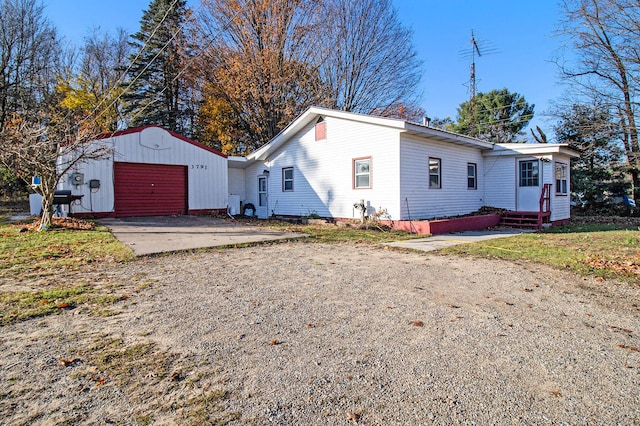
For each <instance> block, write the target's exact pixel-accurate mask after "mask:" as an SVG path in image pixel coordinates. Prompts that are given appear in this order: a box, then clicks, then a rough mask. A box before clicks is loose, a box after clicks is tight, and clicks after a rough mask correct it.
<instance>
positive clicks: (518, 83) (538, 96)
mask: <svg viewBox="0 0 640 426" xmlns="http://www.w3.org/2000/svg"><path fill="white" fill-rule="evenodd" d="M43 1H44V4H45V6H46V15H47V16H48V17H49V19H50V20H51V21H52V22H53V24H54V25H55V26H56V27H57V28H58V30H59V32H60V33H61V35H63V36H65V37H66V38H67V39H68V40H70V41H73V42H75V43H77V44H81V42H82V38H83V37H84V36H85V35H87V34H88V33H89V31H90V29H91V28H94V27H100V28H102V29H104V30H108V31H113V30H115V29H116V28H118V27H122V28H124V29H126V30H128V31H129V32H135V31H137V30H138V29H139V21H140V18H141V17H142V11H143V10H144V9H146V8H147V7H148V6H149V0H108V1H107V0H89V1H88V0H43ZM393 2H394V5H395V7H396V8H397V10H398V13H399V17H400V19H401V21H402V22H403V24H404V25H406V26H408V27H410V28H412V29H413V31H414V46H415V47H416V50H417V51H418V55H419V57H420V59H421V60H422V62H423V69H424V75H423V78H422V82H421V85H420V91H421V93H422V102H421V106H422V107H423V108H424V109H425V110H426V111H427V114H428V115H429V116H430V117H432V118H434V117H439V118H444V117H447V116H449V117H451V118H453V119H455V116H456V108H457V107H458V106H459V105H460V104H461V103H462V102H464V101H465V100H467V99H468V97H469V91H468V85H467V82H468V80H469V65H470V60H469V59H468V58H467V59H465V58H463V55H461V53H460V52H461V51H462V50H467V51H468V50H469V49H470V47H471V45H470V38H471V30H474V32H475V34H476V38H477V39H478V40H479V41H480V47H481V53H482V50H483V49H482V48H483V46H484V47H485V50H486V51H489V49H490V48H492V49H493V50H494V51H496V53H492V54H485V55H483V56H482V57H480V58H477V60H476V80H477V90H478V91H479V92H488V91H490V90H492V89H501V88H503V87H506V88H507V89H509V90H510V91H512V92H518V93H520V94H522V95H524V97H525V99H526V100H527V101H528V102H529V103H533V104H535V113H536V118H534V120H533V122H532V124H533V125H540V126H541V127H542V128H543V129H544V130H545V131H546V132H547V133H549V134H550V133H551V128H550V124H551V123H550V122H548V120H547V119H545V118H544V117H542V115H543V113H544V112H545V111H547V110H548V109H549V108H550V103H551V102H552V101H553V100H555V99H557V98H558V97H559V96H560V95H561V94H562V87H561V85H560V84H559V79H558V71H557V67H556V65H555V64H553V63H552V62H551V59H552V57H553V55H554V53H555V52H556V50H557V49H558V47H559V46H560V43H561V41H560V40H559V39H557V38H555V37H553V32H554V29H555V28H556V25H557V22H558V20H559V19H560V18H561V15H560V9H559V7H558V5H557V0H538V1H536V2H524V1H513V0H445V1H442V0H393ZM189 5H190V6H191V7H197V1H195V0H189Z"/></svg>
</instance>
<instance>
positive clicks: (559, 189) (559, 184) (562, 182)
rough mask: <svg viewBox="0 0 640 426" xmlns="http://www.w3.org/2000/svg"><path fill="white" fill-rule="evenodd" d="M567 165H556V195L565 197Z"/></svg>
mask: <svg viewBox="0 0 640 426" xmlns="http://www.w3.org/2000/svg"><path fill="white" fill-rule="evenodd" d="M567 169H568V168H567V165H566V164H564V163H556V194H557V195H567V193H568V192H569V185H568V183H567Z"/></svg>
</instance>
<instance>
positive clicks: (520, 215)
mask: <svg viewBox="0 0 640 426" xmlns="http://www.w3.org/2000/svg"><path fill="white" fill-rule="evenodd" d="M550 218H551V212H518V211H508V212H505V213H504V214H503V215H502V218H501V219H500V226H507V227H511V228H532V229H542V225H543V224H544V223H549V219H550Z"/></svg>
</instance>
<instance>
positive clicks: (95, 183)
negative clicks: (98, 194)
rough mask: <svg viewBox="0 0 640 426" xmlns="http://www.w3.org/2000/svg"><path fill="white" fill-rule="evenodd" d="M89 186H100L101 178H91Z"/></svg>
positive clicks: (96, 187)
mask: <svg viewBox="0 0 640 426" xmlns="http://www.w3.org/2000/svg"><path fill="white" fill-rule="evenodd" d="M89 188H91V189H98V188H100V180H99V179H91V180H90V181H89Z"/></svg>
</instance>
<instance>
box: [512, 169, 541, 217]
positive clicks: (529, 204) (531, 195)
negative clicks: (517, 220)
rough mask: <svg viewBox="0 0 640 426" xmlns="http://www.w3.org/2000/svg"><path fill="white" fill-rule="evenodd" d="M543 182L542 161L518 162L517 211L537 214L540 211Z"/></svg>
mask: <svg viewBox="0 0 640 426" xmlns="http://www.w3.org/2000/svg"><path fill="white" fill-rule="evenodd" d="M541 180H542V173H540V160H519V161H518V194H517V205H516V210H518V211H521V212H537V211H539V210H540V194H541V188H542V182H541Z"/></svg>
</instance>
